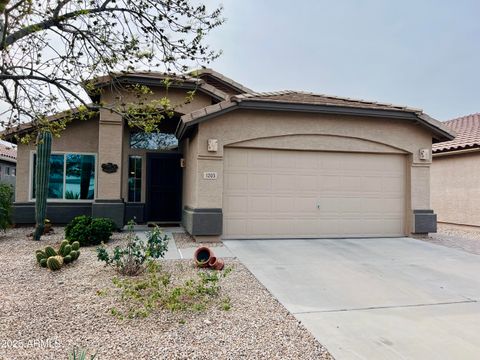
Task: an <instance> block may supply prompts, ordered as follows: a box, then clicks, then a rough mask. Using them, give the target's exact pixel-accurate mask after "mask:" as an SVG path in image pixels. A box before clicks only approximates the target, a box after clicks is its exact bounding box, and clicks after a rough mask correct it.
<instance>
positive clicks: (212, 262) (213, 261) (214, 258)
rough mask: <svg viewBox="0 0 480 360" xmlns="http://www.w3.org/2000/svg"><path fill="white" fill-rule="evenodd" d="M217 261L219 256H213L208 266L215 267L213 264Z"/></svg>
mask: <svg viewBox="0 0 480 360" xmlns="http://www.w3.org/2000/svg"><path fill="white" fill-rule="evenodd" d="M216 262H217V258H216V257H215V256H212V257H211V258H210V260H208V266H210V267H211V268H213V266H214V265H215V263H216Z"/></svg>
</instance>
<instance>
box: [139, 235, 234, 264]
mask: <svg viewBox="0 0 480 360" xmlns="http://www.w3.org/2000/svg"><path fill="white" fill-rule="evenodd" d="M173 232H178V230H175V229H164V234H165V235H167V236H168V238H169V240H168V250H167V253H166V254H165V256H164V259H167V260H179V259H193V254H194V253H195V250H196V249H197V246H195V247H189V248H184V249H179V248H177V245H176V244H175V239H174V238H173ZM136 233H137V236H138V237H139V238H140V239H142V240H146V231H143V230H141V231H136ZM212 250H213V252H214V254H215V256H217V257H221V258H224V257H233V256H234V255H233V254H232V253H231V252H230V250H229V249H227V248H226V247H224V246H216V247H215V248H212Z"/></svg>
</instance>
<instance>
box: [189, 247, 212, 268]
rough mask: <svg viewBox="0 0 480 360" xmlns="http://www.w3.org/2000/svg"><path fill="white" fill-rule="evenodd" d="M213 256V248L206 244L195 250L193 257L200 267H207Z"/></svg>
mask: <svg viewBox="0 0 480 360" xmlns="http://www.w3.org/2000/svg"><path fill="white" fill-rule="evenodd" d="M212 256H214V255H213V252H212V250H210V249H209V248H208V247H206V246H201V247H199V248H198V249H197V250H195V253H194V254H193V259H194V260H195V263H196V264H197V266H198V267H207V266H208V263H209V261H210V259H211V258H212Z"/></svg>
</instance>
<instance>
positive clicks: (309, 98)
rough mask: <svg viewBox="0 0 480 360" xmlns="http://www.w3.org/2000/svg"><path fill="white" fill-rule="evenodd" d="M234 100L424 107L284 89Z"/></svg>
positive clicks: (412, 110) (405, 109) (396, 107)
mask: <svg viewBox="0 0 480 360" xmlns="http://www.w3.org/2000/svg"><path fill="white" fill-rule="evenodd" d="M230 99H231V100H233V101H242V100H247V99H248V100H251V101H255V100H258V101H272V102H286V103H297V104H311V105H328V106H350V107H355V108H369V109H381V110H398V111H406V112H415V113H422V109H416V108H410V107H407V106H401V105H393V104H388V103H380V102H376V101H368V100H362V99H352V98H349V97H339V96H332V95H325V94H315V93H311V92H305V91H294V90H283V91H275V92H264V93H256V92H251V93H248V94H241V95H235V96H233V97H231V98H230Z"/></svg>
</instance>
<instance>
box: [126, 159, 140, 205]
mask: <svg viewBox="0 0 480 360" xmlns="http://www.w3.org/2000/svg"><path fill="white" fill-rule="evenodd" d="M128 201H129V202H141V201H142V157H141V156H130V157H129V158H128Z"/></svg>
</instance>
